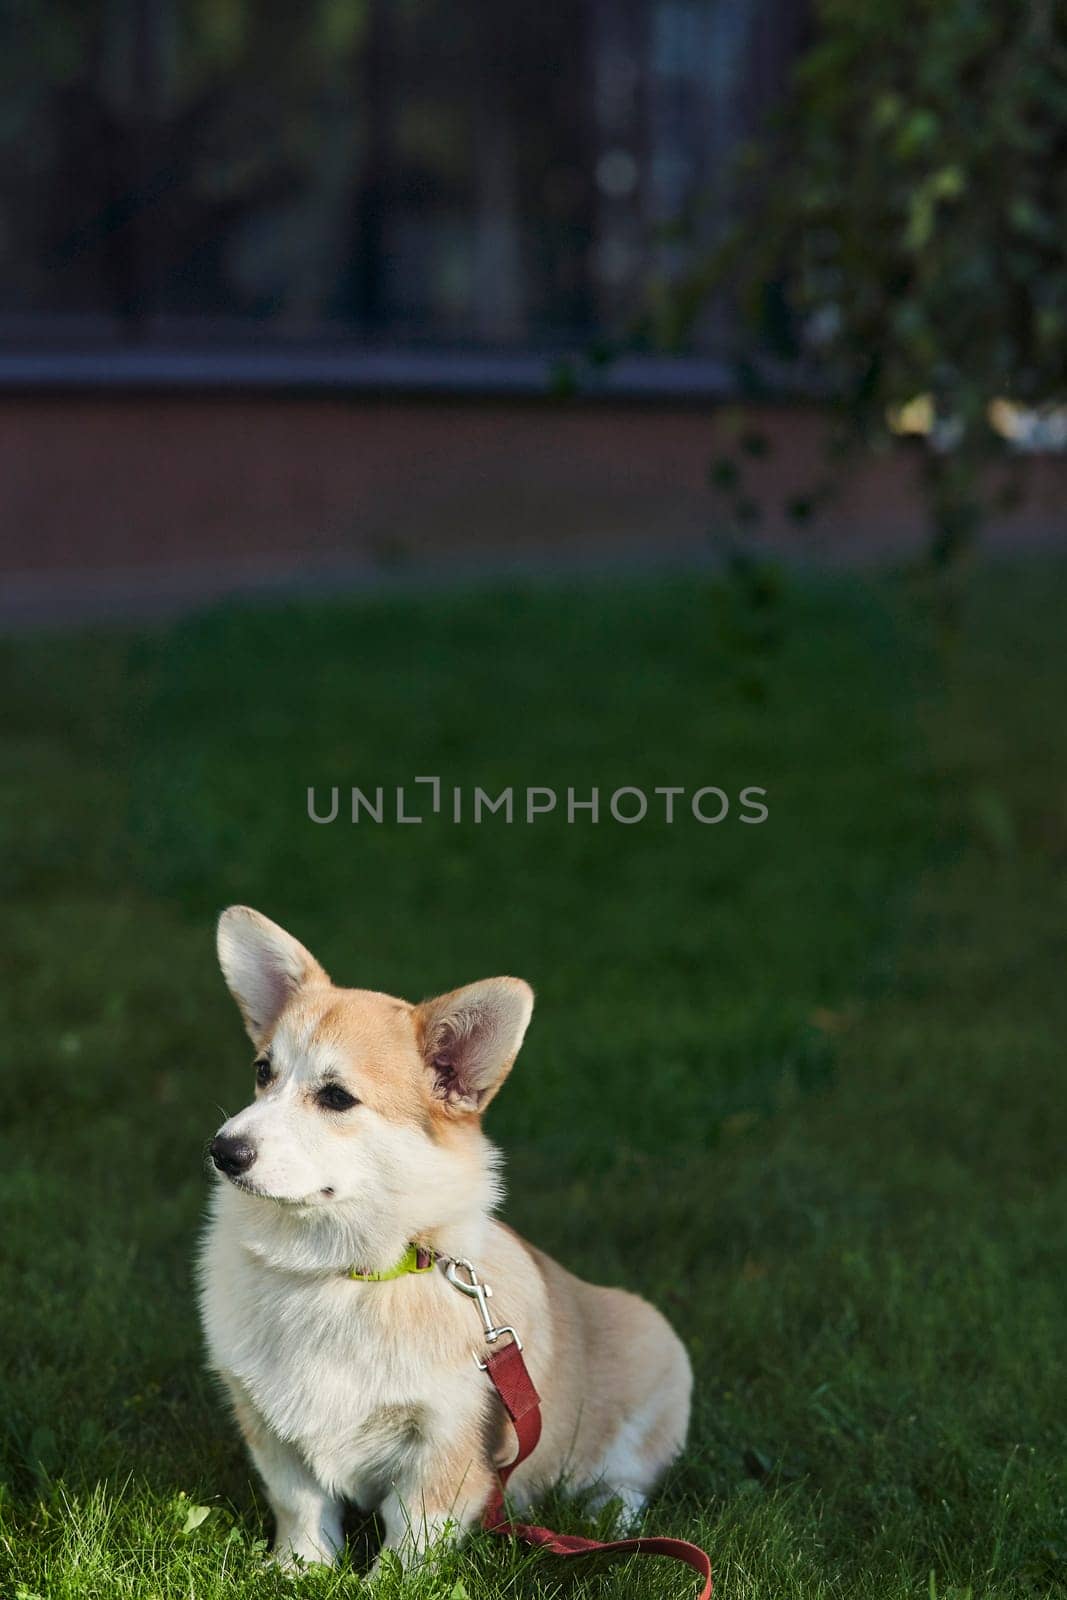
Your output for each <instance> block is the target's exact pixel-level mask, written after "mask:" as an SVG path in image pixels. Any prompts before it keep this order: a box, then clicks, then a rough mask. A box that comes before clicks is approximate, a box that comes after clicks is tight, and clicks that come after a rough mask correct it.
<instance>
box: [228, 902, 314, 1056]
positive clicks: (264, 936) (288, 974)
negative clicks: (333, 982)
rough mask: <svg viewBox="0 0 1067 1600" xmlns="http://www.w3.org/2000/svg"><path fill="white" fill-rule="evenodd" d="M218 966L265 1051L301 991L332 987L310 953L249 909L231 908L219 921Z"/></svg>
mask: <svg viewBox="0 0 1067 1600" xmlns="http://www.w3.org/2000/svg"><path fill="white" fill-rule="evenodd" d="M217 941H218V954H219V966H220V967H221V968H222V975H223V977H224V978H225V979H226V987H227V988H228V989H229V991H230V993H231V994H232V995H233V997H234V999H235V1000H236V1001H237V1004H238V1006H239V1007H240V1011H241V1015H242V1017H243V1018H244V1022H245V1032H246V1033H247V1034H248V1037H249V1038H250V1039H251V1040H252V1043H253V1044H254V1045H255V1047H256V1049H257V1050H261V1049H262V1048H263V1046H264V1045H265V1044H266V1043H267V1042H268V1040H269V1039H270V1036H271V1034H272V1033H273V1032H274V1027H275V1024H276V1023H277V1021H278V1018H279V1017H280V1016H281V1014H282V1012H283V1011H284V1010H285V1007H286V1006H287V1005H288V1004H289V1001H290V1000H291V999H292V997H293V995H294V994H296V992H297V990H298V989H303V988H304V987H305V986H306V985H308V984H312V983H329V981H330V980H329V978H328V977H327V976H326V974H325V972H323V970H322V968H321V967H320V966H319V964H318V962H317V961H316V960H315V957H314V956H313V955H312V954H311V951H310V950H305V948H304V946H303V945H302V944H301V943H300V941H299V940H298V939H294V938H293V936H292V934H291V933H286V931H285V929H284V928H279V926H278V924H277V923H276V922H272V921H271V920H270V918H269V917H265V916H263V914H262V912H259V911H253V910H252V907H251V906H229V907H227V909H226V910H225V911H224V912H223V913H222V916H221V917H220V918H219V926H218V934H217Z"/></svg>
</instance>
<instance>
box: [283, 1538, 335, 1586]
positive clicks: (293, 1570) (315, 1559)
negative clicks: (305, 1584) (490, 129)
mask: <svg viewBox="0 0 1067 1600" xmlns="http://www.w3.org/2000/svg"><path fill="white" fill-rule="evenodd" d="M268 1560H269V1562H270V1564H271V1566H272V1567H278V1568H280V1570H281V1571H282V1572H286V1573H288V1574H289V1576H290V1577H293V1578H296V1577H299V1576H300V1574H301V1573H304V1572H306V1571H307V1570H308V1568H309V1567H332V1566H333V1565H334V1564H335V1562H336V1560H337V1550H336V1548H335V1547H334V1546H331V1545H328V1544H320V1543H319V1542H318V1541H317V1540H315V1539H313V1538H310V1537H305V1538H299V1537H297V1538H295V1539H285V1540H281V1539H279V1540H277V1541H276V1542H275V1545H274V1549H273V1550H272V1551H271V1553H270V1556H269V1557H268Z"/></svg>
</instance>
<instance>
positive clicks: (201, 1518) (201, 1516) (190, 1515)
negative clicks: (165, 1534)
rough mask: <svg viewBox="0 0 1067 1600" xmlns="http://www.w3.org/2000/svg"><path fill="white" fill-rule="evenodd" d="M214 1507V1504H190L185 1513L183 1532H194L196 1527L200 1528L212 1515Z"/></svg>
mask: <svg viewBox="0 0 1067 1600" xmlns="http://www.w3.org/2000/svg"><path fill="white" fill-rule="evenodd" d="M213 1509H214V1507H213V1506H190V1507H189V1509H188V1511H187V1512H186V1513H185V1525H184V1527H183V1528H182V1532H183V1533H192V1532H193V1530H194V1529H195V1528H199V1526H200V1524H201V1523H202V1522H206V1521H207V1519H208V1517H210V1515H211V1513H212V1511H213Z"/></svg>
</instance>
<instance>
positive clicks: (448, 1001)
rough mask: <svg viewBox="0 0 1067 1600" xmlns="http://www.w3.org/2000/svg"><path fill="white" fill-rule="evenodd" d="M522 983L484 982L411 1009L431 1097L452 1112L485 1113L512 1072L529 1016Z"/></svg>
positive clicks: (530, 1001)
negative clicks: (429, 1080) (429, 1077)
mask: <svg viewBox="0 0 1067 1600" xmlns="http://www.w3.org/2000/svg"><path fill="white" fill-rule="evenodd" d="M533 1001H534V997H533V990H532V989H531V988H530V985H529V984H528V983H524V982H523V980H522V979H521V978H484V979H483V980H482V982H481V983H469V984H468V985H467V987H466V988H465V989H454V990H453V991H452V993H451V994H443V995H441V996H440V997H439V998H438V999H436V1000H424V1001H423V1003H422V1005H420V1006H417V1007H416V1010H415V1025H416V1029H417V1031H418V1036H419V1045H420V1048H421V1050H422V1055H423V1060H424V1061H425V1062H426V1067H427V1070H428V1071H429V1072H430V1073H431V1074H432V1078H433V1090H434V1094H435V1095H436V1096H437V1098H438V1099H439V1100H442V1101H443V1102H444V1104H445V1105H446V1106H448V1107H449V1108H450V1109H451V1110H455V1111H468V1112H469V1111H475V1112H481V1111H484V1110H485V1108H486V1106H487V1105H488V1104H489V1102H490V1100H491V1099H492V1098H493V1096H494V1095H495V1094H496V1092H497V1090H498V1089H499V1088H500V1085H501V1084H502V1083H503V1081H504V1079H505V1078H506V1077H507V1075H508V1073H509V1072H510V1071H511V1065H512V1062H513V1061H514V1060H515V1057H516V1056H517V1055H518V1053H519V1046H520V1045H521V1044H522V1041H523V1036H524V1035H525V1033H526V1029H527V1027H528V1026H529V1022H530V1016H531V1014H532V1012H533Z"/></svg>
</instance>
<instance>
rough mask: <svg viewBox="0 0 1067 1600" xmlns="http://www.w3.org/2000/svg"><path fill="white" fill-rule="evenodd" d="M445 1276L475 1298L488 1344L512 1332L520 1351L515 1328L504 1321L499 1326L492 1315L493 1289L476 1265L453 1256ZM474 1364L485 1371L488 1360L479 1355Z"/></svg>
mask: <svg viewBox="0 0 1067 1600" xmlns="http://www.w3.org/2000/svg"><path fill="white" fill-rule="evenodd" d="M460 1267H463V1268H464V1269H465V1270H466V1272H467V1273H468V1274H469V1276H468V1277H467V1278H466V1279H463V1278H461V1277H460V1276H459V1272H458V1268H460ZM445 1277H446V1278H447V1279H448V1281H449V1283H450V1284H451V1285H452V1287H453V1289H458V1290H459V1292H460V1294H465V1295H466V1296H467V1298H468V1299H469V1300H473V1301H474V1302H475V1304H476V1305H477V1307H478V1315H479V1316H480V1317H481V1319H482V1328H483V1329H484V1331H485V1340H486V1343H487V1344H495V1343H496V1341H497V1340H498V1339H499V1338H501V1337H502V1335H503V1334H505V1333H510V1334H511V1337H512V1339H513V1340H514V1341H515V1348H516V1349H517V1350H520V1351H521V1350H522V1340H521V1339H520V1338H519V1336H518V1334H517V1333H516V1332H515V1329H514V1328H512V1327H510V1326H509V1325H508V1324H507V1323H503V1324H502V1325H501V1326H500V1327H499V1328H498V1327H497V1326H496V1324H495V1323H494V1321H493V1319H492V1317H491V1316H490V1314H489V1301H490V1300H491V1299H492V1296H493V1291H492V1289H491V1288H490V1287H489V1285H488V1284H487V1283H483V1282H482V1280H481V1279H480V1278H479V1276H478V1274H477V1272H476V1271H475V1270H474V1265H473V1263H472V1262H470V1261H467V1260H466V1258H465V1257H463V1256H460V1257H459V1258H458V1259H457V1258H453V1259H452V1260H451V1261H449V1263H448V1265H447V1266H446V1267H445ZM474 1364H475V1366H476V1367H480V1368H481V1370H482V1371H483V1372H484V1371H485V1370H486V1367H487V1366H488V1362H486V1361H479V1360H478V1357H477V1356H475V1358H474Z"/></svg>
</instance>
